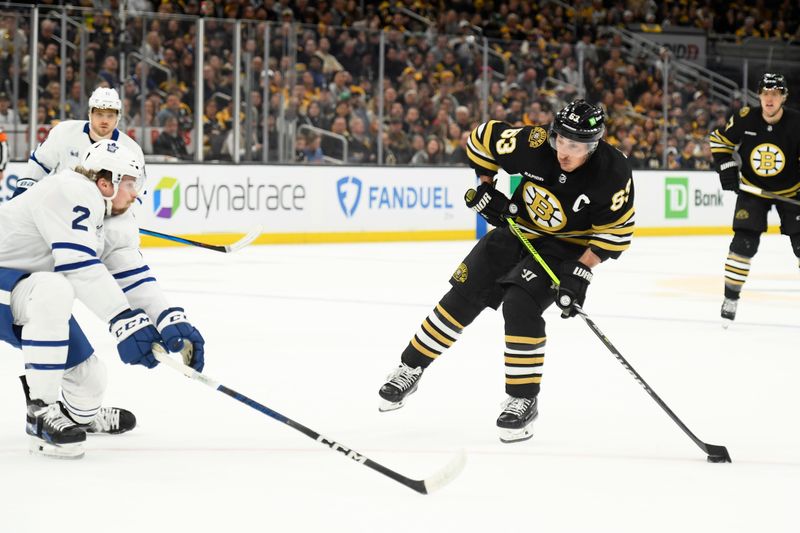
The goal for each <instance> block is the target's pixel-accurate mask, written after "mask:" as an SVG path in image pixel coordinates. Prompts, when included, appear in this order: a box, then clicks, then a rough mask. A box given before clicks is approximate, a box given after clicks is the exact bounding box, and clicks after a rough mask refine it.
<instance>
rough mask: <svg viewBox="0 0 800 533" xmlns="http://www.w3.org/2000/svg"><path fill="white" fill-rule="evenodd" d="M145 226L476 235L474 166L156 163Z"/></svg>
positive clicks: (140, 214)
mask: <svg viewBox="0 0 800 533" xmlns="http://www.w3.org/2000/svg"><path fill="white" fill-rule="evenodd" d="M147 174H148V187H147V189H148V190H147V194H146V195H145V196H144V197H143V198H142V200H143V201H142V204H141V205H140V206H139V207H138V208H137V218H138V219H139V220H140V225H141V226H142V227H146V228H148V229H150V228H152V229H154V230H156V231H163V232H167V233H170V232H171V233H188V234H201V233H230V232H246V231H248V230H249V229H250V228H251V227H253V226H254V225H256V224H261V225H262V226H263V228H264V233H315V234H325V233H352V232H415V231H451V232H453V231H456V232H458V231H464V232H474V229H475V217H474V214H473V213H472V212H471V211H469V210H468V209H467V208H466V207H465V206H464V202H463V199H462V198H463V195H464V191H465V190H466V189H467V188H468V187H471V186H473V185H474V173H473V172H472V171H470V170H469V169H466V168H461V169H438V168H409V167H402V168H401V167H397V168H386V167H382V168H374V167H334V166H325V167H322V166H300V165H297V166H262V165H258V166H256V165H240V166H231V165H228V166H221V165H220V166H217V165H149V166H148V167H147Z"/></svg>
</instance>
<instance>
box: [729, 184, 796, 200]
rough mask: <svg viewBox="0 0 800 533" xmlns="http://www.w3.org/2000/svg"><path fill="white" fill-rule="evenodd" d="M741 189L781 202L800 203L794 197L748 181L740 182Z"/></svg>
mask: <svg viewBox="0 0 800 533" xmlns="http://www.w3.org/2000/svg"><path fill="white" fill-rule="evenodd" d="M739 190H742V191H744V192H749V193H750V194H755V195H756V196H763V197H765V198H772V199H773V200H780V201H781V202H786V203H787V204H792V205H800V201H798V200H795V199H794V198H789V197H787V196H781V195H780V194H775V193H774V192H770V191H765V190H764V189H762V188H761V187H755V186H753V185H747V184H746V183H740V184H739Z"/></svg>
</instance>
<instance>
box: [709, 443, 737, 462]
mask: <svg viewBox="0 0 800 533" xmlns="http://www.w3.org/2000/svg"><path fill="white" fill-rule="evenodd" d="M705 452H706V453H707V454H708V458H707V459H706V460H707V461H708V462H709V463H730V462H731V456H730V454H729V453H728V449H727V448H726V447H725V446H717V445H715V444H706V447H705Z"/></svg>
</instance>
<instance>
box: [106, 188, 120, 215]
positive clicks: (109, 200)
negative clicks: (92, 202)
mask: <svg viewBox="0 0 800 533" xmlns="http://www.w3.org/2000/svg"><path fill="white" fill-rule="evenodd" d="M112 187H114V194H112V195H111V196H103V202H105V204H106V216H107V217H110V216H111V212H112V210H113V209H114V198H116V197H117V193H118V192H119V187H118V186H117V185H115V184H113V183H112Z"/></svg>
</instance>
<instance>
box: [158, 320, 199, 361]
mask: <svg viewBox="0 0 800 533" xmlns="http://www.w3.org/2000/svg"><path fill="white" fill-rule="evenodd" d="M156 327H157V328H158V331H160V332H161V337H162V338H163V339H164V343H165V344H166V345H167V349H168V350H169V351H170V352H175V353H177V352H180V354H181V356H182V357H183V362H184V364H185V365H186V366H190V367H192V368H194V369H195V370H197V371H198V372H202V371H203V366H205V357H204V354H205V343H206V341H205V339H203V336H202V335H200V332H199V331H197V329H196V328H195V327H194V326H192V325H191V324H190V323H189V321H188V320H187V319H186V313H184V311H183V308H182V307H170V308H169V309H166V310H164V311H163V312H162V313H161V314H160V315H159V317H158V321H157V323H156Z"/></svg>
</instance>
